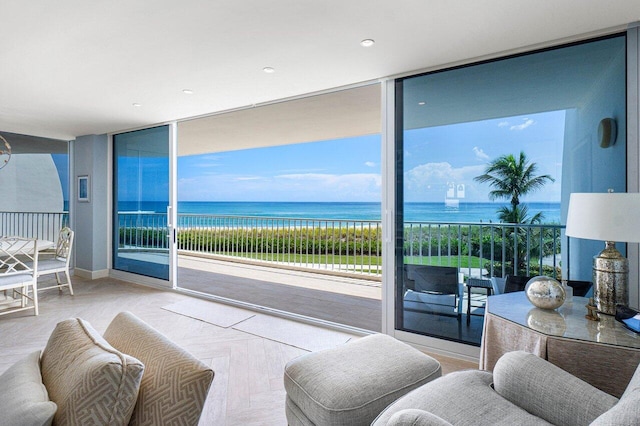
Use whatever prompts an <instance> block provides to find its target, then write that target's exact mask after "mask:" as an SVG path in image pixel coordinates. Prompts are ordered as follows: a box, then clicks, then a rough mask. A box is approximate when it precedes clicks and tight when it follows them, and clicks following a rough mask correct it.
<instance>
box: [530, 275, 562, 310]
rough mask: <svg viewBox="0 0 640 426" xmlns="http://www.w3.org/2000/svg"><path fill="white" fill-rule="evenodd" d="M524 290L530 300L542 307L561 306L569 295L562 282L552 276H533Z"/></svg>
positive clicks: (534, 304)
mask: <svg viewBox="0 0 640 426" xmlns="http://www.w3.org/2000/svg"><path fill="white" fill-rule="evenodd" d="M524 291H525V293H526V295H527V299H529V302H531V303H532V304H533V306H535V307H537V308H540V309H556V308H559V307H560V306H562V304H563V303H564V300H565V298H566V297H567V295H566V293H565V291H564V288H562V284H560V283H559V282H558V281H556V280H554V279H553V278H551V277H534V278H531V279H530V280H529V281H528V282H527V285H526V287H525V288H524Z"/></svg>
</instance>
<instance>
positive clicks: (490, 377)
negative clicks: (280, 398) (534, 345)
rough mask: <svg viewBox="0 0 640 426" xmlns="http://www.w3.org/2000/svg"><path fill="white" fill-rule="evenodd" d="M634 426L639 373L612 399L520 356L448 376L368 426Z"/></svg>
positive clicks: (639, 408) (639, 417)
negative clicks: (484, 368)
mask: <svg viewBox="0 0 640 426" xmlns="http://www.w3.org/2000/svg"><path fill="white" fill-rule="evenodd" d="M454 424H474V425H515V424H517V425H549V424H552V425H568V426H571V425H575V426H578V425H592V426H604V425H614V424H615V425H620V426H624V425H637V424H640V368H638V369H637V370H636V373H635V375H634V376H633V377H632V379H631V381H630V382H629V385H628V386H627V389H626V391H625V392H624V394H623V395H622V397H621V398H620V400H618V399H617V398H616V397H614V396H612V395H609V394H607V393H605V392H603V391H601V390H599V389H596V388H595V387H593V386H591V385H589V384H588V383H586V382H583V381H582V380H580V379H578V378H576V377H575V376H573V375H571V374H569V373H567V372H566V371H564V370H562V369H560V368H559V367H556V366H555V365H553V364H551V363H549V362H547V361H545V360H543V359H541V358H539V357H537V356H535V355H533V354H529V353H526V352H522V351H517V352H509V353H507V354H505V355H503V356H502V357H501V358H500V360H498V363H497V364H496V367H495V369H494V371H493V374H492V373H490V372H487V371H478V370H468V371H460V372H455V373H450V374H448V375H446V376H443V377H441V378H439V379H436V380H434V381H432V382H429V383H427V384H425V385H422V386H421V387H419V388H417V389H415V390H414V391H412V392H410V393H408V394H407V395H405V396H404V397H402V398H400V399H398V400H397V401H396V402H394V403H393V404H391V405H390V406H389V407H387V408H386V409H385V410H384V411H383V412H382V413H381V414H380V415H379V416H378V418H377V419H376V420H375V421H374V422H373V423H372V425H373V426H409V425H411V426H427V425H430V426H433V425H436V426H445V425H454Z"/></svg>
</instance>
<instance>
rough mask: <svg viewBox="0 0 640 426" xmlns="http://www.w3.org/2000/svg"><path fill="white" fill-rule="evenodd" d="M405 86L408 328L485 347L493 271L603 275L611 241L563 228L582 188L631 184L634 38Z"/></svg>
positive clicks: (398, 310) (399, 219)
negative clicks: (599, 271)
mask: <svg viewBox="0 0 640 426" xmlns="http://www.w3.org/2000/svg"><path fill="white" fill-rule="evenodd" d="M395 93H396V111H395V116H396V123H395V127H396V159H397V164H396V177H395V180H396V185H397V186H396V206H395V207H396V211H397V216H396V235H397V237H398V238H397V243H396V248H395V250H396V268H397V269H396V282H395V328H396V329H397V330H402V331H409V332H413V333H419V334H425V335H429V336H434V337H438V338H444V339H449V340H454V341H459V342H463V343H469V344H472V345H479V343H480V338H481V334H482V320H483V314H484V308H483V306H484V304H485V303H486V295H487V292H491V291H494V288H493V287H492V284H491V280H490V279H491V278H498V279H503V278H506V276H507V275H511V276H535V275H551V276H555V277H556V278H558V279H567V278H570V279H572V280H590V277H591V262H590V259H591V257H592V256H593V255H594V254H597V253H598V252H599V251H600V250H601V249H602V247H601V244H600V243H599V242H590V241H583V240H572V241H570V242H569V241H568V240H567V239H566V237H565V236H564V233H563V230H562V229H563V225H564V220H565V218H566V212H567V207H568V201H569V195H570V194H571V193H572V192H606V191H607V190H609V189H613V190H614V191H616V192H624V191H626V163H627V161H626V137H627V135H626V38H625V36H624V35H619V36H612V37H607V38H603V39H598V40H594V41H590V42H586V43H579V44H572V45H568V46H562V47H558V48H553V49H547V50H543V51H537V52H532V53H529V54H525V55H517V56H512V57H508V58H504V59H500V60H494V61H488V62H483V63H478V64H473V65H469V66H464V67H459V68H453V69H446V70H441V71H438V72H433V73H427V74H422V75H418V76H411V77H407V78H403V79H399V80H397V81H396V85H395ZM604 118H613V119H614V120H615V122H616V123H617V129H618V134H617V139H616V141H614V142H615V143H613V144H610V145H609V146H608V147H602V146H601V145H600V141H599V139H598V125H599V123H600V121H601V120H602V119H604ZM514 182H515V184H514ZM514 185H515V187H514ZM569 248H570V250H569ZM568 253H570V255H568ZM494 282H495V280H494Z"/></svg>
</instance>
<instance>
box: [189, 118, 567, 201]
mask: <svg viewBox="0 0 640 426" xmlns="http://www.w3.org/2000/svg"><path fill="white" fill-rule="evenodd" d="M564 117H565V113H564V111H557V112H546V113H541V114H532V115H527V116H518V117H510V118H500V119H495V120H486V121H481V122H473V123H463V124H455V125H449V126H440V127H433V128H427V129H419V130H412V131H409V132H407V133H406V135H405V165H404V170H405V201H410V202H441V201H443V200H444V197H445V194H446V189H447V184H448V183H449V182H454V183H455V184H456V185H457V184H461V183H462V184H464V185H465V198H464V201H467V202H486V201H489V200H488V198H487V193H488V191H489V190H490V189H489V187H488V186H487V185H479V184H477V183H475V182H474V181H473V178H474V177H475V176H478V175H480V174H482V173H483V172H484V168H485V167H486V164H487V163H488V162H489V161H491V160H492V159H493V158H496V157H498V156H500V155H504V154H507V153H512V154H514V155H518V153H519V152H520V151H521V150H522V151H525V153H526V154H527V156H528V158H529V160H530V161H533V162H535V163H537V165H538V166H539V168H538V174H549V175H551V176H552V177H554V178H555V179H556V182H555V183H553V184H548V185H546V186H545V188H544V190H542V191H539V192H538V193H535V194H532V195H531V196H529V197H527V198H524V199H523V201H559V200H560V182H561V177H562V176H561V169H562V146H563V138H564ZM380 184H381V176H380V136H379V135H373V136H362V137H357V138H348V139H339V140H331V141H322V142H312V143H304V144H296V145H286V146H278V147H272V148H260V149H252V150H242V151H231V152H222V153H212V154H205V155H196V156H186V157H180V158H179V159H178V198H179V200H180V201H376V202H379V201H380V197H381V193H380V191H381V185H380Z"/></svg>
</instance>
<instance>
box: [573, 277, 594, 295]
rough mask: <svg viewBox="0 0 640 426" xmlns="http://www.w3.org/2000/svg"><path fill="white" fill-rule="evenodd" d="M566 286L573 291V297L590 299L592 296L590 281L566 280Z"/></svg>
mask: <svg viewBox="0 0 640 426" xmlns="http://www.w3.org/2000/svg"><path fill="white" fill-rule="evenodd" d="M567 285H568V286H569V287H571V288H572V289H573V295H574V296H579V297H591V295H593V292H592V291H591V288H592V287H593V283H592V282H591V281H576V280H567Z"/></svg>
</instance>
